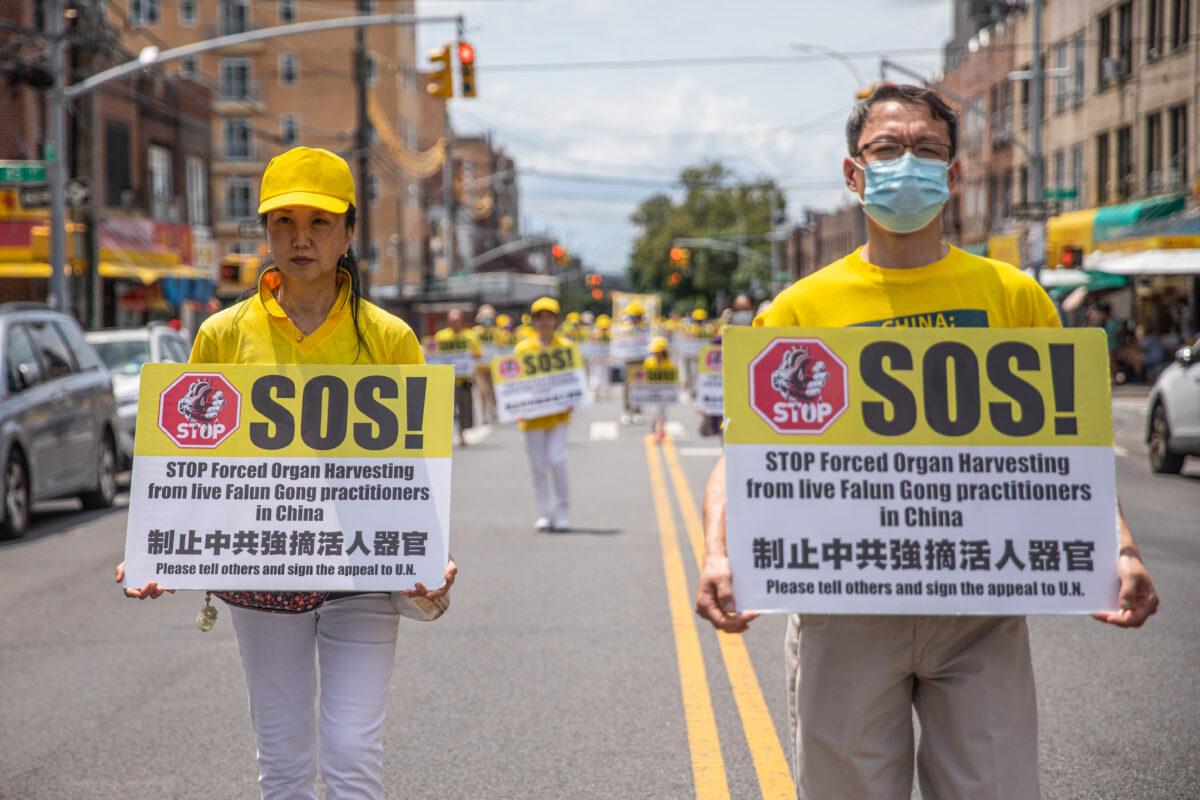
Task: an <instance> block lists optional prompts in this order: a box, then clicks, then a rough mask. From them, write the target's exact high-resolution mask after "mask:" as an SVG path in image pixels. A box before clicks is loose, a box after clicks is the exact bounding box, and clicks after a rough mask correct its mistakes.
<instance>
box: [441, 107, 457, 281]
mask: <svg viewBox="0 0 1200 800" xmlns="http://www.w3.org/2000/svg"><path fill="white" fill-rule="evenodd" d="M442 125H443V130H444V131H445V136H446V158H445V160H444V161H443V162H442V240H443V241H442V253H443V254H444V255H445V257H446V274H447V275H453V274H454V273H455V271H456V270H455V269H454V266H455V264H454V256H455V251H456V250H457V249H458V248H457V247H455V241H454V237H455V236H456V235H457V234H456V233H455V231H454V131H453V130H452V129H451V127H450V103H449V101H447V102H445V103H444V104H443V105H442Z"/></svg>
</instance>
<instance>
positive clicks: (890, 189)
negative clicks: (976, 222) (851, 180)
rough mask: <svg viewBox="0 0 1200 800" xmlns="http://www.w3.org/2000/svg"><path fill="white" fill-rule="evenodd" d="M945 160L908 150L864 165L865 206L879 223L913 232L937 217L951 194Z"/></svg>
mask: <svg viewBox="0 0 1200 800" xmlns="http://www.w3.org/2000/svg"><path fill="white" fill-rule="evenodd" d="M949 170H950V165H949V164H947V163H946V162H945V161H939V160H937V159H930V158H917V157H916V156H914V155H913V154H912V153H905V154H904V155H902V156H901V157H900V158H895V159H892V160H891V161H870V162H867V164H866V165H865V166H863V171H864V172H865V173H866V176H867V188H866V191H865V192H864V193H863V197H862V200H861V202H862V204H863V210H864V211H865V212H866V214H867V216H868V217H870V218H871V219H873V220H875V223H876V224H877V225H879V227H881V228H883V229H884V230H886V231H891V232H892V233H914V232H916V231H919V230H921V229H922V228H924V227H925V226H926V225H928V224H929V223H930V222H932V221H933V218H934V217H936V216H937V215H938V214H939V213H940V212H941V210H942V206H944V205H946V200H947V199H949V197H950V186H949V183H948V181H947V175H948V173H949Z"/></svg>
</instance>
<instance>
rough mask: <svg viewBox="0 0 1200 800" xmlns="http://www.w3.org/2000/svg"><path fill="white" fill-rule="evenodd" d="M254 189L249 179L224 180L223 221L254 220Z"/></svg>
mask: <svg viewBox="0 0 1200 800" xmlns="http://www.w3.org/2000/svg"><path fill="white" fill-rule="evenodd" d="M253 191H254V187H253V186H252V181H251V179H250V178H242V177H231V178H226V179H225V219H228V220H244V219H254V202H253V198H252V192H253Z"/></svg>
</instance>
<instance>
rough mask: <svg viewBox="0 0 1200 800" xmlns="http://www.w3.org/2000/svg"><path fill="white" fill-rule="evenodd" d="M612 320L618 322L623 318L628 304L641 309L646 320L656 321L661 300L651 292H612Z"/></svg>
mask: <svg viewBox="0 0 1200 800" xmlns="http://www.w3.org/2000/svg"><path fill="white" fill-rule="evenodd" d="M611 297H612V318H613V322H614V323H616V322H620V321H621V320H622V319H624V318H625V314H626V309H627V308H628V307H629V304H630V303H637V304H638V305H640V306H641V307H642V311H643V314H642V316H643V317H645V318H646V319H648V320H653V319H656V318H657V317H658V315H659V313H660V312H661V310H662V299H661V298H660V297H659V296H658V295H657V294H655V293H653V292H647V293H638V292H620V291H616V292H613V293H612V295H611Z"/></svg>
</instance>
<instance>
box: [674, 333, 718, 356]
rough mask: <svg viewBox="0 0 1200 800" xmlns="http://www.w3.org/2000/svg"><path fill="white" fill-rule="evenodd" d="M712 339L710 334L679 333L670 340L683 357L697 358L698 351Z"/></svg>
mask: <svg viewBox="0 0 1200 800" xmlns="http://www.w3.org/2000/svg"><path fill="white" fill-rule="evenodd" d="M710 341H712V337H710V336H704V335H700V336H692V335H691V334H688V333H680V334H678V335H676V336H675V337H674V339H673V340H672V346H673V347H674V348H675V350H676V351H677V352H678V353H679V355H680V356H682V357H683V358H698V357H699V356H700V351H701V350H703V349H704V348H705V347H707V346H708V343H709V342H710Z"/></svg>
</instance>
